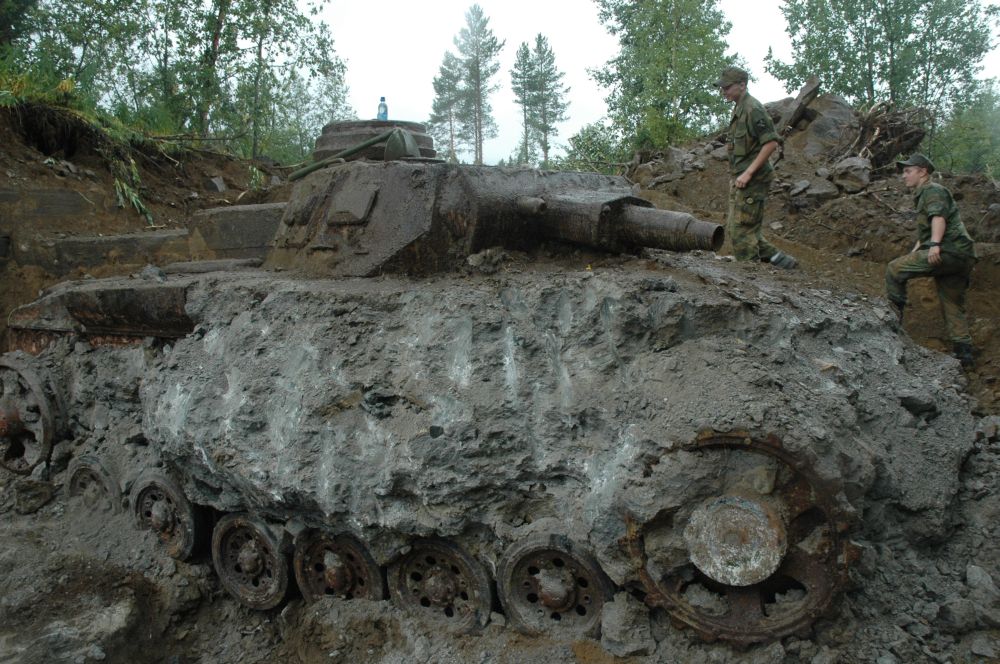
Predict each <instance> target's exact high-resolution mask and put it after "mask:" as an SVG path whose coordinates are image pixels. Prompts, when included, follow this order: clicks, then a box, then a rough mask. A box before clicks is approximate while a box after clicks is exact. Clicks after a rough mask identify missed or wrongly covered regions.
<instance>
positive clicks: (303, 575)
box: [292, 530, 385, 602]
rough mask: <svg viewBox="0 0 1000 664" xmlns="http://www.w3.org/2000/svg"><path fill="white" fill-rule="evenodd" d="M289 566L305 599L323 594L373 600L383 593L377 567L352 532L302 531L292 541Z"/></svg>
mask: <svg viewBox="0 0 1000 664" xmlns="http://www.w3.org/2000/svg"><path fill="white" fill-rule="evenodd" d="M292 567H293V568H294V569H295V580H296V581H297V582H298V585H299V589H300V590H301V591H302V597H303V598H304V599H305V600H306V601H307V602H314V601H316V600H318V599H320V598H322V597H324V596H326V595H332V596H335V597H339V598H341V599H355V598H359V599H369V600H373V601H377V600H380V599H383V598H384V596H385V584H384V583H383V581H382V571H381V569H380V568H379V566H378V564H377V563H376V562H375V560H374V559H373V558H372V555H371V554H370V553H369V552H368V548H367V547H366V546H365V545H364V543H362V542H361V541H360V540H359V539H357V538H356V537H354V536H352V535H348V534H339V535H332V534H327V533H323V532H320V531H316V530H310V531H306V532H305V533H302V534H301V535H300V536H299V537H298V538H297V539H296V542H295V554H294V556H293V559H292Z"/></svg>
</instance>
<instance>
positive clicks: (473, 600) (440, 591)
mask: <svg viewBox="0 0 1000 664" xmlns="http://www.w3.org/2000/svg"><path fill="white" fill-rule="evenodd" d="M389 593H390V595H391V596H392V598H393V599H394V600H395V601H396V602H397V603H398V604H399V605H400V606H401V607H403V608H404V609H407V610H409V611H413V612H417V613H423V614H425V615H431V616H434V617H436V618H439V619H441V620H443V621H445V622H447V623H448V624H450V625H451V626H453V627H454V628H455V629H457V630H460V631H468V632H471V631H475V630H476V629H478V628H479V627H482V626H483V625H485V624H486V620H487V618H488V617H489V615H490V610H491V609H492V608H493V587H492V585H491V584H490V577H489V576H488V575H487V574H486V570H484V569H483V566H482V565H480V564H479V563H478V562H476V560H475V559H474V558H473V557H472V556H470V555H469V554H468V553H466V552H465V550H464V549H462V548H461V547H459V546H458V545H457V544H454V543H452V542H449V541H448V540H443V539H426V540H419V541H417V542H415V543H414V544H413V547H412V549H411V550H410V552H409V553H407V554H406V555H404V556H403V557H402V558H400V559H398V560H396V561H395V562H394V563H393V564H392V565H390V567H389Z"/></svg>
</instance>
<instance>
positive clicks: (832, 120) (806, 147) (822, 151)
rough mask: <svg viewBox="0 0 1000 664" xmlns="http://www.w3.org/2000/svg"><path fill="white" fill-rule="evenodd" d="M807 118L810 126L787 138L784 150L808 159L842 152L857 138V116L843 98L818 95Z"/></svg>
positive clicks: (858, 126) (807, 113)
mask: <svg viewBox="0 0 1000 664" xmlns="http://www.w3.org/2000/svg"><path fill="white" fill-rule="evenodd" d="M810 117H811V118H812V120H811V121H810V122H809V126H808V127H806V129H805V130H804V131H801V132H797V133H795V134H793V135H792V136H791V137H790V138H789V139H788V141H787V145H788V147H786V151H792V150H794V151H798V152H801V153H802V154H804V155H805V156H806V157H808V158H809V159H813V160H819V159H822V158H824V157H828V156H830V154H831V153H836V152H837V151H838V150H840V151H841V154H843V152H844V151H846V150H847V148H849V147H850V146H851V144H852V143H853V142H854V141H855V140H856V139H857V137H858V132H859V131H860V125H859V123H858V119H857V117H856V116H855V114H854V109H852V108H851V106H850V104H848V103H847V102H846V101H845V100H844V99H843V98H842V97H839V96H837V95H830V94H827V95H820V96H819V97H817V98H816V99H814V100H813V102H812V103H811V104H809V107H808V109H807V112H806V118H810Z"/></svg>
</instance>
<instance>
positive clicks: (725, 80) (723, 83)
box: [715, 67, 750, 88]
mask: <svg viewBox="0 0 1000 664" xmlns="http://www.w3.org/2000/svg"><path fill="white" fill-rule="evenodd" d="M749 78H750V75H749V74H747V73H746V72H745V71H743V70H742V69H740V68H739V67H726V68H725V69H723V70H722V76H720V77H719V80H718V81H716V82H715V87H717V88H724V87H727V86H729V85H732V84H733V83H746V82H747V80H749Z"/></svg>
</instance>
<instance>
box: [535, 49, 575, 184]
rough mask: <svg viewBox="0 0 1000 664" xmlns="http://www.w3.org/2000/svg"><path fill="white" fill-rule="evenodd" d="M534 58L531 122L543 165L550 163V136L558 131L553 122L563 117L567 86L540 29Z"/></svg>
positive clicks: (560, 120)
mask: <svg viewBox="0 0 1000 664" xmlns="http://www.w3.org/2000/svg"><path fill="white" fill-rule="evenodd" d="M532 56H533V58H534V61H535V81H534V89H533V91H532V92H533V99H532V106H533V110H534V113H533V117H532V126H533V127H534V129H535V131H536V132H537V133H538V146H539V148H541V150H542V167H543V168H545V167H547V166H548V164H549V150H550V148H551V144H550V139H551V138H552V137H553V136H556V135H557V134H558V133H559V131H558V129H556V125H557V124H558V123H560V122H563V121H564V120H566V117H567V116H566V109H567V108H568V107H569V102H567V101H566V96H567V95H568V94H569V88H567V87H566V86H564V85H563V84H562V79H563V76H564V75H565V74H564V73H563V72H561V71H559V69H558V68H557V67H556V56H555V53H553V52H552V48H551V47H550V46H549V40H548V39H546V38H545V37H543V36H542V34H541V33H539V34H538V35H537V36H536V37H535V49H534V51H533V52H532Z"/></svg>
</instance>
